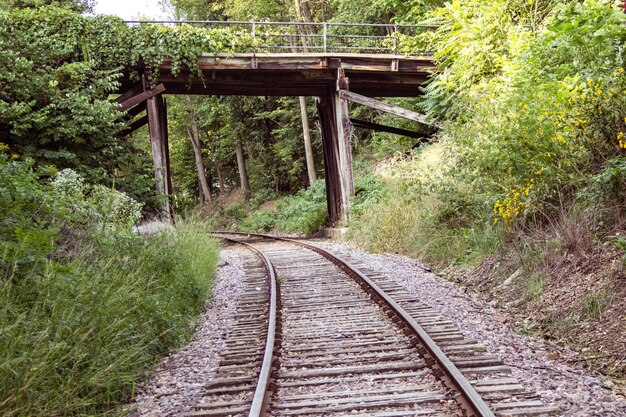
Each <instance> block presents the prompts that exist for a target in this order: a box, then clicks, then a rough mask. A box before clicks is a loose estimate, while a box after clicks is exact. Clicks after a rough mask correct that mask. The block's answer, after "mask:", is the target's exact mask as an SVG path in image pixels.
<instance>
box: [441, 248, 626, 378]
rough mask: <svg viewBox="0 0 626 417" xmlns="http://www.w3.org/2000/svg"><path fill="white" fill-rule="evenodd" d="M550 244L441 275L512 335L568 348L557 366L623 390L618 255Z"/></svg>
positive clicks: (625, 337)
mask: <svg viewBox="0 0 626 417" xmlns="http://www.w3.org/2000/svg"><path fill="white" fill-rule="evenodd" d="M554 242H555V240H546V241H545V242H544V245H542V247H536V246H535V247H534V250H535V252H534V253H529V252H532V251H528V250H520V248H519V247H511V248H510V249H509V250H506V251H503V252H502V253H500V254H499V255H496V256H492V257H489V258H488V259H486V260H485V261H484V262H483V263H482V264H481V265H480V266H479V267H478V268H476V269H475V270H473V271H458V270H452V269H451V268H448V269H446V270H445V271H444V274H445V275H446V276H447V277H448V278H449V279H452V280H454V281H456V282H459V283H462V284H463V285H464V286H466V287H468V288H470V289H472V290H476V291H478V292H481V293H482V295H483V296H484V297H486V298H487V299H488V300H489V301H490V303H491V304H492V305H494V306H496V307H498V309H499V310H500V311H503V312H505V314H506V317H503V318H502V320H508V321H510V322H511V325H512V326H513V328H514V329H515V331H517V332H518V333H521V334H534V335H541V336H543V337H544V338H546V339H547V340H548V341H550V342H553V343H556V344H560V345H565V346H567V347H570V348H572V350H573V352H572V354H571V357H566V358H562V359H563V360H564V361H566V362H569V363H571V364H576V365H579V366H583V367H586V368H589V369H591V370H594V371H599V372H602V373H603V374H605V375H608V376H611V377H613V378H615V380H617V382H618V383H620V384H622V385H624V386H626V379H625V378H626V275H625V262H626V260H625V258H624V255H623V254H621V253H618V252H617V251H615V250H614V249H612V248H610V247H605V246H602V245H600V244H596V243H592V242H590V243H589V244H588V245H584V246H582V247H581V245H567V244H563V242H562V241H561V242H560V243H559V244H555V243H554ZM520 253H523V255H520Z"/></svg>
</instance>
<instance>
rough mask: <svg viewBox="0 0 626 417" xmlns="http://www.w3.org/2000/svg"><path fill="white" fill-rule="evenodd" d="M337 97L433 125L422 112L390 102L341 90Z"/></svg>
mask: <svg viewBox="0 0 626 417" xmlns="http://www.w3.org/2000/svg"><path fill="white" fill-rule="evenodd" d="M339 97H340V98H342V99H344V100H348V101H351V102H353V103H357V104H361V105H363V106H367V107H371V108H374V109H377V110H381V111H384V112H387V113H391V114H394V115H396V116H399V117H404V118H405V119H409V120H413V121H416V122H419V123H422V124H425V125H433V122H432V121H430V120H428V119H427V118H426V116H424V115H423V114H420V113H416V112H414V111H411V110H407V109H403V108H402V107H398V106H392V105H391V104H387V103H383V102H382V101H378V100H375V99H373V98H370V97H366V96H362V95H360V94H356V93H353V92H350V91H345V90H341V91H340V92H339Z"/></svg>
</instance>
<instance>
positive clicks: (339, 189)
mask: <svg viewBox="0 0 626 417" xmlns="http://www.w3.org/2000/svg"><path fill="white" fill-rule="evenodd" d="M337 74H338V76H337V83H336V88H333V89H332V90H330V91H328V94H327V95H325V96H321V97H319V98H318V102H317V109H318V116H319V121H320V125H321V130H322V144H323V147H324V172H325V175H326V177H325V178H326V201H327V205H328V215H329V220H330V223H332V224H335V223H337V222H339V221H341V220H343V221H348V220H349V218H350V204H351V197H352V196H354V178H353V175H352V140H351V139H352V131H353V128H352V123H351V122H350V116H349V114H348V103H347V101H346V100H344V99H342V98H340V97H339V91H341V90H343V89H347V88H348V79H347V78H345V75H344V73H343V71H342V70H339V71H338V73H337Z"/></svg>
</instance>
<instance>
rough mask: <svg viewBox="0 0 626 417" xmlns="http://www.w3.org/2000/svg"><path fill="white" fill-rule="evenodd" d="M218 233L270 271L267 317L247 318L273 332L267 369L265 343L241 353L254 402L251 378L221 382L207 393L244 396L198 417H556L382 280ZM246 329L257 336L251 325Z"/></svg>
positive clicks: (323, 255) (274, 241)
mask: <svg viewBox="0 0 626 417" xmlns="http://www.w3.org/2000/svg"><path fill="white" fill-rule="evenodd" d="M217 236H218V237H221V238H224V239H227V240H230V241H236V242H237V243H243V244H245V245H246V247H248V248H249V249H251V250H252V251H254V252H255V254H256V256H257V257H258V260H259V261H262V263H263V265H264V267H263V268H264V269H265V271H266V272H267V273H266V276H267V281H268V285H267V286H266V287H265V290H266V291H267V290H268V289H270V288H272V290H271V292H270V295H269V302H268V303H267V301H266V303H267V304H268V306H269V307H268V309H269V310H268V311H267V312H266V311H265V310H263V309H260V310H259V309H258V308H256V307H254V308H253V309H252V310H244V314H248V313H250V312H257V313H261V314H257V315H256V317H255V318H252V317H248V316H247V318H248V319H251V320H252V321H253V322H254V323H257V324H260V319H261V318H262V319H263V320H264V321H265V322H266V323H265V325H264V326H263V325H261V326H257V327H262V328H265V329H267V331H264V334H265V335H266V337H265V349H264V350H262V355H263V360H262V361H260V360H259V359H258V357H257V356H258V355H261V349H259V348H258V347H257V346H258V339H259V338H258V337H256V338H254V337H253V338H252V339H254V340H256V341H257V346H246V347H245V348H243V347H241V345H238V346H240V347H241V348H242V350H240V351H235V352H234V353H236V354H239V355H240V356H239V357H238V358H239V359H240V362H239V363H240V365H241V367H242V368H245V369H246V370H247V373H248V375H250V374H251V373H252V374H254V375H255V376H256V377H257V380H258V384H257V385H256V386H255V387H254V394H253V393H252V392H253V387H252V386H251V384H250V377H249V376H248V378H247V379H246V380H245V383H244V385H243V386H240V385H237V383H238V382H237V381H240V380H241V378H239V379H238V378H236V377H235V378H234V379H233V378H231V379H230V380H229V379H228V378H224V379H221V380H218V381H217V382H214V383H213V384H212V387H213V388H212V389H213V391H210V392H211V393H213V394H220V393H222V392H228V393H229V394H236V395H234V396H233V395H231V397H230V398H229V400H228V401H219V400H217V399H216V401H215V402H213V401H211V402H210V403H207V404H204V405H201V406H199V407H198V408H197V411H195V412H194V413H191V414H190V415H193V416H219V415H221V416H228V415H246V414H247V415H249V416H261V415H272V416H296V415H297V416H305V415H307V416H329V415H333V416H348V415H349V416H355V415H361V416H365V415H367V416H380V417H385V416H418V415H430V416H461V415H466V416H481V417H483V416H484V417H486V416H495V415H502V416H505V415H528V416H531V415H547V414H549V413H550V412H551V411H552V410H551V409H549V408H547V407H544V406H543V405H542V404H541V402H539V401H537V399H536V398H535V396H533V394H531V393H527V392H526V391H525V390H524V389H523V387H522V386H521V385H520V384H519V382H518V381H517V380H515V379H514V378H510V376H509V375H507V374H508V373H510V369H508V367H506V366H503V364H502V363H501V362H500V361H499V359H498V358H496V357H493V356H489V355H486V354H484V353H482V351H483V350H484V349H481V346H480V345H479V344H478V343H477V342H475V341H469V340H466V339H464V338H463V336H462V334H460V332H459V330H458V329H457V328H456V327H455V326H453V325H452V323H450V322H449V321H447V320H445V318H442V317H440V316H439V315H438V313H436V312H434V311H432V310H430V309H429V308H428V307H426V306H424V305H422V304H420V303H418V302H417V301H416V300H413V299H410V297H408V296H407V295H406V294H405V293H403V292H402V289H401V288H399V287H397V286H395V285H394V284H392V283H391V282H389V281H387V280H385V279H384V277H381V276H378V275H376V274H372V273H368V276H366V275H365V274H363V273H362V272H361V271H359V270H358V269H357V268H355V267H354V266H352V265H350V264H349V263H348V262H346V261H344V260H341V259H339V258H337V257H336V256H334V255H332V254H331V253H329V252H328V251H325V250H323V249H321V248H319V247H317V246H313V245H310V244H307V243H304V242H301V241H294V240H290V239H283V238H276V237H273V236H268V235H254V234H236V233H231V232H224V233H218V234H217ZM256 268H257V269H256V271H257V272H258V266H257V267H256ZM278 283H280V288H281V290H280V291H279V289H278V285H277V284H278ZM255 288H257V289H258V288H259V287H255ZM279 294H282V297H279ZM261 298H262V297H261ZM261 298H259V297H256V298H254V300H260V299H261ZM266 300H267V297H266ZM272 300H273V301H272ZM272 311H273V313H272ZM255 319H256V320H255ZM245 325H246V327H245V328H246V329H248V330H250V331H254V329H253V328H252V327H251V324H250V322H246V324H245ZM236 328H237V327H236ZM272 335H275V336H276V342H274V340H271V341H270V339H271V337H272ZM235 336H236V338H238V337H239V336H238V335H235ZM252 339H250V338H244V339H240V340H238V343H240V342H242V341H243V342H244V343H246V341H248V342H249V343H252ZM252 352H255V353H256V355H257V356H254V355H251V353H252ZM228 353H233V352H232V351H229V352H227V354H228ZM246 355H247V356H246ZM227 366H228V365H227ZM468 376H470V377H471V380H470V379H468ZM241 381H242V380H241ZM229 387H233V388H229ZM479 391H480V393H479ZM481 394H482V395H481ZM483 397H486V398H487V400H485V399H484V398H483ZM228 407H230V408H228Z"/></svg>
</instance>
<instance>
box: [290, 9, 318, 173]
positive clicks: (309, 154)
mask: <svg viewBox="0 0 626 417" xmlns="http://www.w3.org/2000/svg"><path fill="white" fill-rule="evenodd" d="M294 2H295V6H296V17H297V18H298V20H304V21H305V22H312V21H313V17H312V15H311V10H310V9H309V5H308V4H307V3H305V2H302V1H301V0H294ZM309 29H310V28H307V26H303V27H302V31H303V32H304V33H309V32H310V31H309ZM302 46H303V47H304V52H308V49H309V48H308V44H307V42H306V38H305V37H303V38H302ZM299 99H300V115H301V117H302V134H303V136H304V154H305V156H306V169H307V173H308V175H309V185H312V184H313V183H314V182H315V180H317V176H316V175H315V160H314V158H313V148H312V146H311V129H310V128H309V116H308V114H307V108H306V97H304V96H300V97H299Z"/></svg>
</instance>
